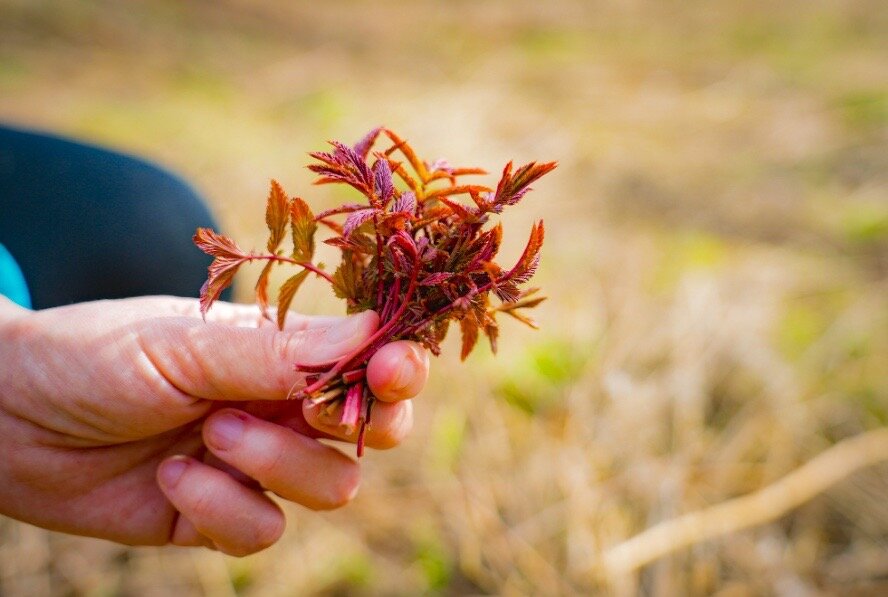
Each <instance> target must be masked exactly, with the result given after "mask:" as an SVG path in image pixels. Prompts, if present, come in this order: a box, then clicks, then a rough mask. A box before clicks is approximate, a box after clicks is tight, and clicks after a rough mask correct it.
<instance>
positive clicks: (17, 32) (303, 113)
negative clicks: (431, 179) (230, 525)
mask: <svg viewBox="0 0 888 597" xmlns="http://www.w3.org/2000/svg"><path fill="white" fill-rule="evenodd" d="M886 39H888V10H886V8H885V5H884V3H883V2H880V1H878V0H872V1H870V0H846V1H844V2H843V1H840V0H811V1H803V0H791V1H787V2H765V1H752V2H742V3H741V2H697V1H679V0H664V1H661V2H653V1H650V2H648V1H644V0H620V1H617V2H598V1H591V0H590V1H581V0H576V1H567V0H560V1H557V2H532V1H530V0H517V1H512V2H505V1H502V2H497V1H491V2H468V1H464V0H454V1H450V2H434V1H432V0H416V1H413V2H394V1H386V0H382V1H377V2H366V3H361V2H356V1H355V2H346V1H335V0H330V1H328V2H323V3H320V2H312V3H308V2H289V3H285V2H280V3H276V2H272V1H271V0H258V1H252V2H250V1H247V0H226V1H222V2H216V3H211V2H199V1H192V2H176V1H173V0H165V1H157V2H148V1H133V2H121V3H117V2H110V1H98V0H96V1H90V2H85V1H82V2H81V1H72V2H49V1H45V0H44V1H38V0H0V119H2V120H4V121H6V122H12V123H16V124H20V125H30V126H34V127H38V128H43V129H50V130H55V131H60V132H63V133H66V134H70V135H75V136H78V137H81V138H86V139H89V140H93V141H96V142H100V143H103V144H106V145H110V146H112V147H117V148H121V149H124V150H126V151H130V152H134V153H138V154H141V155H145V156H148V157H150V158H153V159H155V160H157V161H158V162H160V163H162V164H164V165H166V166H168V167H170V168H172V169H174V170H177V171H179V172H181V173H182V174H184V175H185V176H186V177H187V178H188V179H189V180H191V181H192V182H193V183H194V185H195V186H196V187H197V188H198V189H200V190H201V191H202V192H203V193H204V194H205V195H206V196H207V197H208V199H209V201H210V202H211V203H212V205H213V207H214V209H215V210H216V212H217V213H218V214H219V217H220V219H221V221H222V222H223V226H224V228H225V229H226V231H227V232H229V233H230V234H231V235H232V236H234V237H235V238H238V239H239V240H241V241H243V243H242V244H244V245H250V244H251V242H252V244H255V245H260V244H262V243H263V242H264V241H263V238H264V222H263V219H262V210H263V209H264V198H265V195H266V189H267V184H268V179H269V178H272V177H274V178H277V179H279V180H280V181H281V182H282V183H283V184H284V186H285V187H286V188H288V189H289V190H291V192H294V193H299V194H301V195H303V196H306V197H308V198H309V200H310V201H311V202H312V203H313V204H314V205H318V206H327V205H329V204H332V203H333V202H335V201H340V200H342V199H343V196H341V195H339V194H338V193H337V194H331V193H333V191H331V190H328V189H327V188H326V187H321V188H312V187H310V186H309V181H310V176H309V173H308V172H307V171H306V170H305V169H304V168H303V167H302V166H303V165H304V164H305V163H306V155H305V153H306V152H307V151H309V150H313V149H319V148H321V147H322V145H323V142H324V141H325V140H326V139H330V138H341V139H344V140H356V139H357V138H359V137H360V136H361V135H362V134H363V133H364V132H365V130H366V129H368V128H370V127H371V126H374V125H376V124H380V123H384V124H386V125H387V126H389V127H391V128H393V129H395V130H397V131H399V132H400V133H402V134H404V135H406V136H407V137H408V138H409V139H410V141H411V142H412V144H413V145H414V146H415V147H416V148H417V149H418V150H420V151H422V153H424V154H427V155H430V156H432V157H435V156H445V157H448V158H450V159H452V160H453V161H454V162H459V163H460V164H472V165H481V166H486V167H489V168H490V169H492V170H496V169H498V168H499V167H500V166H501V165H502V164H503V163H505V162H506V161H508V160H509V159H515V160H516V161H529V160H532V159H542V160H558V161H559V162H560V168H559V169H558V170H557V171H556V173H555V174H553V175H551V176H550V177H548V178H547V179H544V180H542V181H540V182H539V183H538V184H537V185H536V191H535V192H534V193H533V194H532V195H530V196H529V197H528V199H527V200H526V201H524V202H523V203H522V204H521V205H520V206H518V207H517V208H516V209H515V210H514V211H513V212H512V213H511V217H510V218H509V224H510V226H508V227H507V230H508V232H507V238H506V245H505V248H504V251H505V253H506V255H507V256H508V255H514V256H517V253H518V251H519V250H520V244H521V243H522V241H523V240H524V237H525V235H526V232H527V230H529V228H530V225H531V223H532V221H533V220H534V219H536V218H540V217H543V218H545V220H546V226H547V229H548V233H549V234H548V238H547V243H546V247H545V249H544V258H543V266H542V268H541V271H540V274H539V276H538V282H539V285H541V286H542V287H543V288H544V290H545V292H546V293H547V294H548V295H549V296H550V300H549V301H548V302H547V303H545V304H544V305H543V306H542V307H540V309H539V310H538V311H537V316H538V319H539V321H540V324H541V327H542V329H541V330H540V331H537V332H534V331H532V330H528V329H526V328H524V327H523V326H520V325H519V324H517V323H516V324H515V325H509V322H505V323H504V324H503V329H502V339H501V345H502V346H501V351H500V354H499V355H498V356H497V357H496V358H493V357H492V356H491V355H490V354H489V351H487V350H479V351H477V352H476V353H475V354H473V355H472V357H471V358H470V359H469V360H468V362H467V363H466V364H460V363H459V362H458V355H457V354H456V353H458V346H457V345H456V344H455V342H454V341H455V338H452V339H451V340H449V341H448V346H447V347H446V348H445V355H444V356H443V357H442V358H440V359H438V360H437V361H436V362H435V363H434V367H433V372H432V379H431V382H430V384H429V387H428V389H427V391H426V392H425V393H424V394H423V396H422V397H421V398H420V399H419V400H418V401H417V404H416V407H417V409H416V410H417V424H416V429H415V430H414V433H413V434H412V435H411V437H410V438H409V439H408V440H407V441H406V442H405V443H404V444H403V445H402V446H401V447H399V448H398V449H396V450H393V451H390V452H384V453H381V452H378V453H371V454H369V455H368V456H367V457H365V462H364V464H365V475H364V482H363V487H362V490H361V493H360V495H359V496H358V498H357V499H356V500H355V501H354V502H353V503H352V504H351V505H349V506H348V507H347V508H345V509H343V510H341V511H337V512H333V513H325V514H317V513H312V512H309V511H305V510H301V509H299V508H295V507H292V508H289V509H288V515H289V520H290V529H289V530H288V532H287V534H286V535H285V537H284V539H283V540H282V541H281V542H280V543H279V544H278V545H276V546H274V547H272V548H271V549H269V550H267V551H265V552H263V553H260V554H257V555H254V556H250V557H247V558H244V559H234V558H229V557H226V556H223V555H220V554H218V553H214V552H201V551H189V550H185V549H176V548H164V549H154V548H150V549H149V548H126V547H122V546H117V545H113V544H109V543H105V542H101V541H95V540H89V539H82V538H73V537H66V536H62V535H58V534H53V533H48V532H44V531H42V530H38V529H35V528H32V527H28V526H26V525H22V524H18V523H16V522H13V521H11V520H8V519H2V518H0V595H2V596H6V595H9V596H14V597H18V596H20V595H89V596H100V595H133V596H136V595H138V596H143V595H147V596H151V595H157V596H166V595H214V596H215V595H223V596H225V595H247V596H254V595H256V596H259V595H261V596H265V595H417V594H429V593H431V594H448V595H469V594H497V595H575V594H576V595H581V594H582V595H587V594H590V593H592V594H594V593H599V592H600V593H604V594H627V595H633V594H641V595H666V596H670V595H710V594H719V595H725V596H728V595H730V596H734V595H771V594H780V595H877V594H886V592H888V299H886V297H888V44H886V41H885V40H886ZM316 289H317V292H314V293H312V292H310V291H309V292H303V294H302V296H301V297H298V298H297V305H296V306H297V308H298V309H300V310H303V311H306V312H313V313H320V312H337V313H338V312H339V311H340V310H341V306H340V305H338V304H337V302H336V301H335V299H334V298H333V297H332V295H330V294H329V292H328V291H326V290H324V289H323V288H322V287H321V286H320V285H318V286H317V287H316ZM241 290H242V292H241V297H240V298H241V299H242V300H249V299H250V297H249V295H248V293H247V290H249V281H247V283H245V284H242V286H241ZM663 525H665V526H663Z"/></svg>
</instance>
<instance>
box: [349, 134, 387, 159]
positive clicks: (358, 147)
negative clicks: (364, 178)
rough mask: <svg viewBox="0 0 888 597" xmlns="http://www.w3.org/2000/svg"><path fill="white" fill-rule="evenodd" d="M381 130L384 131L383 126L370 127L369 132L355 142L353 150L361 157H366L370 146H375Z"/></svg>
mask: <svg viewBox="0 0 888 597" xmlns="http://www.w3.org/2000/svg"><path fill="white" fill-rule="evenodd" d="M380 132H382V127H381V126H378V127H376V128H374V129H370V132H368V133H367V134H366V135H364V136H363V137H362V138H361V140H360V141H358V142H357V143H355V144H354V146H353V147H352V151H354V152H355V153H356V154H357V155H359V156H360V157H362V158H364V159H366V158H367V154H369V153H370V148H371V147H373V144H374V143H375V142H376V137H378V136H379V133H380Z"/></svg>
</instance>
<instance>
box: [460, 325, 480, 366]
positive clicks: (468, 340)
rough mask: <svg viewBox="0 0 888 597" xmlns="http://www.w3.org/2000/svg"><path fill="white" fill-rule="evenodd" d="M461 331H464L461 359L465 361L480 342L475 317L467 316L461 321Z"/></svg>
mask: <svg viewBox="0 0 888 597" xmlns="http://www.w3.org/2000/svg"><path fill="white" fill-rule="evenodd" d="M459 329H460V331H462V350H460V353H459V358H460V360H462V361H465V360H466V357H468V356H469V354H470V353H471V352H472V349H473V348H475V344H476V343H477V342H478V324H477V323H476V322H475V320H474V318H473V317H471V316H468V315H467V316H466V317H463V318H462V319H460V320H459Z"/></svg>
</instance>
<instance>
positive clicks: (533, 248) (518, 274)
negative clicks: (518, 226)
mask: <svg viewBox="0 0 888 597" xmlns="http://www.w3.org/2000/svg"><path fill="white" fill-rule="evenodd" d="M545 233H546V230H545V228H544V227H543V221H542V220H540V221H539V222H537V223H536V224H534V225H533V228H531V230H530V238H528V239H527V245H526V246H525V247H524V252H523V253H521V258H520V259H518V263H516V264H515V267H513V268H512V271H510V272H509V273H508V274H506V278H507V279H509V280H511V281H512V282H513V283H515V284H522V283H524V282H526V281H527V280H529V279H530V277H531V276H533V274H534V273H535V272H536V268H537V265H538V264H539V261H540V259H539V257H540V249H541V248H542V246H543V239H544V238H545Z"/></svg>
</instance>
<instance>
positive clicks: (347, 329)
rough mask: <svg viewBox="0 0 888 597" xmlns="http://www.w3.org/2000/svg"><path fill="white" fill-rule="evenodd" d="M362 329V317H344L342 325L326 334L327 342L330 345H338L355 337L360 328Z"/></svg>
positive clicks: (334, 327)
mask: <svg viewBox="0 0 888 597" xmlns="http://www.w3.org/2000/svg"><path fill="white" fill-rule="evenodd" d="M363 327H364V316H363V315H351V316H349V317H346V318H345V320H344V321H343V322H342V323H339V324H337V325H335V326H333V327H332V328H330V330H329V331H328V332H327V340H328V341H329V342H330V344H340V343H341V342H345V341H346V340H349V339H351V338H353V337H355V336H356V335H357V334H358V332H360V331H361V328H363Z"/></svg>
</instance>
